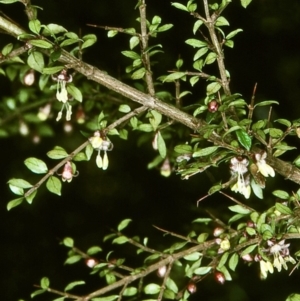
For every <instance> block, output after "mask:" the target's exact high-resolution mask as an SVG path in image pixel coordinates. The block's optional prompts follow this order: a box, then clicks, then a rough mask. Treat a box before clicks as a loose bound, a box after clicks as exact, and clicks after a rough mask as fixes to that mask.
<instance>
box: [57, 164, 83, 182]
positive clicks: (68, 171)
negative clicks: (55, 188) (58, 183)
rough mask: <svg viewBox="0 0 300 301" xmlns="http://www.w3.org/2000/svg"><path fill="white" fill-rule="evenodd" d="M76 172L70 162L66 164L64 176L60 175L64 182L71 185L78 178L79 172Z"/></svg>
mask: <svg viewBox="0 0 300 301" xmlns="http://www.w3.org/2000/svg"><path fill="white" fill-rule="evenodd" d="M74 170H75V168H73V166H72V163H71V162H70V161H68V162H66V164H65V165H64V169H63V172H62V174H59V175H60V176H61V179H62V181H63V182H65V181H67V182H68V183H70V182H71V181H72V179H73V178H74V177H77V176H78V174H79V172H78V171H74Z"/></svg>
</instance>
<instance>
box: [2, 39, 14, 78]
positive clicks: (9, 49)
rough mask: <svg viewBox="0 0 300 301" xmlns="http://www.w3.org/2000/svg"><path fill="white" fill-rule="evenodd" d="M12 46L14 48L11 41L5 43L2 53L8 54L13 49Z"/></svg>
mask: <svg viewBox="0 0 300 301" xmlns="http://www.w3.org/2000/svg"><path fill="white" fill-rule="evenodd" d="M13 48H14V45H13V44H12V43H9V44H7V45H5V46H4V47H3V48H2V51H1V53H2V55H4V56H6V55H8V54H10V53H11V51H12V50H13ZM3 75H5V74H3Z"/></svg>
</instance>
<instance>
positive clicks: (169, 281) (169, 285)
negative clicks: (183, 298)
mask: <svg viewBox="0 0 300 301" xmlns="http://www.w3.org/2000/svg"><path fill="white" fill-rule="evenodd" d="M166 287H167V288H168V289H170V290H171V291H173V292H174V293H175V294H177V293H178V287H177V285H176V283H175V282H174V280H172V279H171V278H168V279H167V281H166Z"/></svg>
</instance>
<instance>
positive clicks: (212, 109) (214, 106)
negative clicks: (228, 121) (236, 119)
mask: <svg viewBox="0 0 300 301" xmlns="http://www.w3.org/2000/svg"><path fill="white" fill-rule="evenodd" d="M218 108H219V103H218V102H217V101H216V100H215V99H214V100H212V101H211V102H209V103H208V104H207V109H208V111H209V112H211V113H215V112H217V111H218Z"/></svg>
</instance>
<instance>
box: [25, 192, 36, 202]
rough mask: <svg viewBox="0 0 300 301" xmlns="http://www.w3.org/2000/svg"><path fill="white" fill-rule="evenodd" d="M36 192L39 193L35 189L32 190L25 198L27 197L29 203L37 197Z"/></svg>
mask: <svg viewBox="0 0 300 301" xmlns="http://www.w3.org/2000/svg"><path fill="white" fill-rule="evenodd" d="M36 193H37V190H34V191H33V192H31V193H30V194H29V195H27V196H25V199H26V202H27V203H28V204H31V203H32V201H33V199H34V198H35V196H36Z"/></svg>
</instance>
